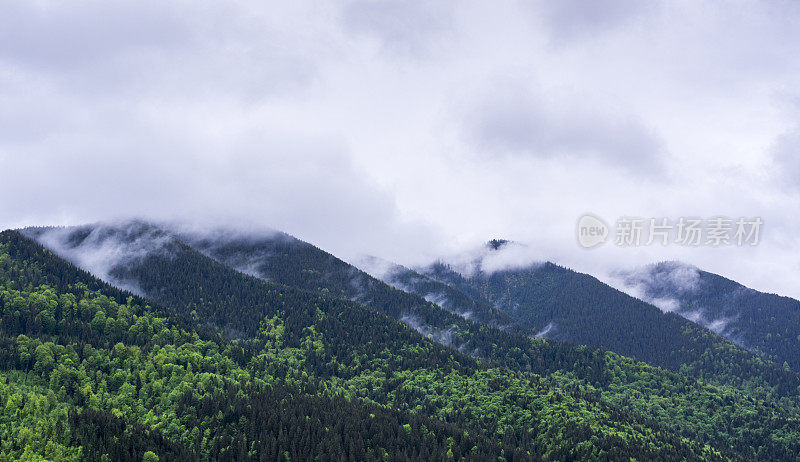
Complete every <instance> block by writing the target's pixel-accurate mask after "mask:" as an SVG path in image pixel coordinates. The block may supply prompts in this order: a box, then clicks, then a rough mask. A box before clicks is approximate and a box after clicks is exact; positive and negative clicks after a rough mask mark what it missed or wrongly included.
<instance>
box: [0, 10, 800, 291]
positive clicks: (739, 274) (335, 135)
mask: <svg viewBox="0 0 800 462" xmlns="http://www.w3.org/2000/svg"><path fill="white" fill-rule="evenodd" d="M798 26H800V5H798V4H797V3H794V2H788V1H787V2H760V3H753V2H744V1H742V2H735V4H730V3H726V4H721V3H718V2H710V1H699V2H698V1H680V2H650V3H646V4H645V3H642V2H636V1H626V0H603V1H601V2H590V3H587V2H578V1H565V2H533V3H531V2H514V1H501V2H477V1H476V2H473V1H467V2H459V3H458V4H455V3H452V2H427V1H425V2H424V1H411V2H399V1H394V0H392V1H368V0H357V1H346V2H321V1H299V2H280V3H279V2H226V3H212V2H185V1H177V2H157V1H135V2H134V1H122V2H101V1H87V2H80V3H71V4H67V3H63V2H56V1H48V0H38V1H31V2H2V3H0V172H2V175H3V177H2V178H3V180H2V181H0V225H3V227H15V226H24V225H32V224H75V223H82V222H94V221H97V220H103V219H110V218H114V217H127V216H142V217H153V218H156V219H175V218H177V219H192V220H199V221H205V222H211V223H217V222H220V221H222V222H225V223H226V224H231V223H242V224H254V225H259V226H271V227H274V228H277V229H281V230H284V231H286V232H289V233H291V234H294V235H296V236H298V237H300V238H302V239H306V240H309V241H311V242H313V243H315V244H317V245H319V246H321V247H323V248H326V249H329V250H332V251H333V252H335V253H338V254H340V255H342V256H344V257H349V256H352V255H354V254H356V253H359V252H363V253H372V254H377V255H380V256H382V257H385V258H389V259H392V260H396V261H399V262H400V263H403V264H406V265H413V264H416V263H421V262H422V260H424V259H426V258H432V257H434V256H437V255H444V254H452V253H454V252H457V251H459V250H461V249H465V248H472V247H473V246H474V245H475V243H476V242H479V241H484V240H486V239H488V238H492V237H503V238H508V239H513V240H516V241H519V242H524V243H526V244H527V245H528V249H532V250H528V251H527V252H529V253H530V255H531V258H534V257H535V258H536V259H541V258H549V259H552V260H554V261H556V262H560V263H563V264H567V265H570V266H572V267H574V268H577V269H579V270H585V271H590V272H595V273H602V272H604V271H605V270H607V269H608V268H610V267H629V266H632V265H638V264H643V263H649V262H653V261H660V260H673V259H676V260H682V261H686V262H688V263H691V264H694V265H696V266H698V267H700V268H702V269H705V270H709V271H713V272H717V273H721V274H723V275H726V276H729V277H732V278H734V279H736V280H738V281H740V282H742V283H744V284H746V285H749V286H752V287H754V288H756V289H759V290H767V291H774V292H780V293H784V294H787V295H792V296H795V297H798V296H800V287H798V286H797V284H796V281H797V280H798V275H800V252H798V250H800V239H798V236H797V231H796V230H797V229H800V214H799V213H798V212H800V210H798V209H800V187H798V184H800V166H799V164H798V160H797V159H798V158H800V156H798V149H800V143H799V142H798V138H800V129H798V124H797V122H796V121H797V116H798V114H799V113H800V111H799V109H800V104H798V103H799V102H800V99H798V97H799V96H800V84H798V82H800V53H798V51H800V50H798V47H800V45H798V44H800V27H798ZM586 212H592V213H595V214H597V215H598V216H601V217H604V218H606V219H607V220H609V221H613V220H615V219H616V218H617V217H619V216H623V215H628V216H642V217H671V218H677V217H680V216H703V217H710V216H716V215H728V216H733V217H738V216H761V217H762V218H763V219H764V223H765V225H764V230H763V240H762V243H761V244H760V245H759V246H757V247H755V248H744V249H740V248H736V247H732V248H700V249H694V248H682V247H676V246H669V247H666V248H662V247H659V246H655V247H648V248H638V249H620V248H615V247H614V246H604V247H601V248H598V249H595V250H591V251H586V250H583V249H580V248H579V247H578V245H577V244H576V242H575V235H574V225H575V221H576V219H577V217H578V216H579V215H581V214H583V213H586Z"/></svg>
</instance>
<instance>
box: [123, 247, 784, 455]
mask: <svg viewBox="0 0 800 462" xmlns="http://www.w3.org/2000/svg"><path fill="white" fill-rule="evenodd" d="M169 242H170V244H169V245H167V247H168V248H169V249H170V250H169V251H158V252H154V253H152V254H151V255H148V256H145V257H143V258H140V259H136V260H131V261H135V263H136V264H132V265H131V264H129V265H128V266H126V267H125V268H120V269H119V270H118V271H116V272H115V274H116V277H119V278H120V279H121V280H127V281H133V282H135V283H136V284H137V285H138V287H139V288H141V289H143V290H144V291H145V292H146V293H148V294H149V295H150V296H152V297H154V298H157V299H159V300H160V301H161V302H162V303H164V304H165V305H167V306H171V307H173V309H174V310H176V311H177V312H178V313H181V314H183V315H187V316H189V317H191V318H193V319H195V320H197V322H199V323H201V324H203V325H206V326H208V327H210V328H212V329H215V330H217V331H219V332H221V333H224V334H225V336H226V337H228V338H232V339H238V340H236V341H235V342H236V343H237V344H240V345H247V344H253V342H255V346H254V348H255V349H256V350H260V349H263V348H264V347H265V345H266V344H265V343H264V342H270V341H273V340H268V339H271V338H273V337H274V336H273V335H267V336H266V338H262V337H260V335H262V334H263V329H264V327H263V326H264V323H265V322H266V323H267V326H268V329H267V330H268V331H270V332H271V331H273V330H275V329H277V330H278V331H284V332H285V331H286V330H287V329H291V332H294V333H293V334H292V335H288V336H286V339H290V340H286V341H291V342H292V343H291V345H292V348H301V347H303V348H312V346H313V345H315V342H316V339H317V337H316V334H320V335H319V338H320V339H321V341H322V342H323V343H322V345H323V346H324V347H323V348H322V350H319V349H317V348H316V347H313V349H314V350H315V351H324V352H326V354H328V353H330V354H332V355H333V356H332V357H326V358H327V359H314V360H313V364H314V367H315V368H316V369H314V370H312V371H311V372H306V375H307V376H309V377H316V378H318V379H319V380H326V381H330V382H326V384H325V385H324V387H323V388H329V387H332V386H333V387H334V388H335V387H336V386H341V385H342V384H349V385H347V388H346V389H347V393H348V395H350V396H361V397H362V398H363V399H369V400H373V401H375V402H377V403H386V402H387V401H386V398H385V396H386V395H384V394H383V393H382V392H378V391H377V390H383V389H385V387H387V386H389V387H390V388H391V389H395V387H397V386H400V387H403V388H402V389H403V390H405V391H404V392H403V394H400V395H399V396H402V397H403V399H402V400H401V401H400V403H402V409H408V410H410V411H411V410H414V409H418V410H419V409H425V410H426V412H427V413H429V415H434V416H438V417H439V418H444V419H445V420H446V421H451V419H453V415H452V414H450V413H452V412H457V414H455V415H458V416H461V417H460V418H464V419H466V420H465V422H466V423H465V425H466V426H468V428H473V429H478V428H481V429H487V428H488V429H495V430H492V431H493V432H496V431H497V430H498V429H501V428H504V429H506V430H505V431H504V432H503V434H504V435H505V434H506V431H507V430H509V429H512V428H518V429H519V427H515V425H522V426H523V427H525V426H526V425H527V424H524V423H521V422H520V423H517V424H509V422H510V420H509V419H511V421H513V420H514V419H515V417H512V416H513V415H516V414H515V413H516V411H514V409H513V408H510V409H509V408H503V407H501V408H494V410H493V411H491V412H489V414H486V412H487V409H482V410H481V411H479V412H480V413H482V414H480V415H484V417H483V418H481V420H475V419H476V417H477V415H478V414H473V413H472V411H469V410H465V409H464V405H466V407H467V408H470V405H468V403H473V404H472V406H482V405H481V404H480V403H485V402H486V399H489V397H490V396H491V395H492V394H493V393H496V392H497V393H501V391H500V390H503V391H502V393H508V392H510V393H518V391H514V390H515V389H514V386H513V382H507V381H505V379H503V380H501V381H496V380H494V379H490V378H489V376H482V375H481V376H479V377H484V378H481V379H479V382H475V377H476V376H475V373H474V372H472V373H466V374H465V375H462V376H461V377H462V378H457V377H459V375H457V376H453V375H452V372H448V373H444V375H442V373H441V372H435V371H429V370H428V369H427V367H429V366H430V365H439V364H449V363H450V361H452V360H453V358H460V359H458V360H457V363H458V366H457V368H463V367H466V365H467V364H473V366H470V367H482V368H483V367H487V366H489V367H490V370H492V371H496V373H499V374H500V375H501V376H506V375H508V374H511V377H518V378H517V379H514V380H520V379H524V380H525V381H531V382H530V383H532V384H533V383H539V385H537V386H535V387H533V390H540V391H537V392H535V393H534V395H533V396H541V393H542V392H543V390H549V389H551V388H550V387H556V389H561V390H565V391H566V390H569V392H568V394H570V395H572V394H574V393H577V395H575V396H577V397H578V398H579V400H588V401H586V402H587V403H595V404H593V405H600V406H601V407H606V406H607V407H608V409H609V410H611V411H613V412H614V413H620V416H619V417H614V418H613V419H612V420H614V419H617V418H622V419H634V420H635V421H640V422H649V424H648V425H653V426H655V427H656V428H660V430H658V431H659V432H667V433H671V432H677V433H678V434H681V435H684V437H689V438H690V439H693V440H695V441H702V442H708V443H710V444H712V446H713V447H715V448H718V449H719V448H722V449H719V450H720V451H723V452H726V453H727V452H729V451H734V452H735V453H737V454H739V455H740V456H742V457H745V458H751V457H755V455H756V454H784V451H787V450H792V449H791V448H792V447H793V446H791V445H792V444H794V443H791V441H792V440H791V438H790V437H789V436H788V435H791V434H793V432H794V431H795V430H793V428H794V426H796V424H797V419H796V417H795V416H796V411H795V409H797V403H796V401H797V383H796V376H794V375H792V374H790V373H785V372H784V371H782V370H779V371H777V375H770V374H772V373H773V371H774V370H773V369H771V368H770V367H769V366H768V365H764V367H765V369H763V371H765V372H764V373H763V374H762V375H759V373H760V372H761V370H760V369H758V367H756V366H758V364H759V363H758V362H754V363H752V364H751V363H748V362H747V361H745V362H744V363H741V364H737V363H732V364H725V363H724V362H723V360H722V359H720V358H721V357H722V358H724V355H725V354H728V353H730V352H729V351H727V350H722V351H720V352H714V353H715V354H716V353H719V356H718V357H716V358H714V359H713V360H712V361H708V363H709V364H710V365H712V366H713V367H714V368H717V369H719V370H722V368H723V366H724V367H725V368H726V370H727V372H726V374H728V375H725V376H715V377H714V378H715V379H719V380H722V379H727V380H729V381H730V382H731V383H733V382H736V381H737V380H738V383H739V384H740V385H743V386H742V387H740V388H739V389H738V390H736V389H731V388H719V387H714V386H710V385H706V384H703V383H700V382H697V381H696V380H695V379H691V378H689V377H686V376H683V375H680V374H676V373H671V372H668V371H665V370H663V369H658V368H654V367H651V366H647V365H645V364H642V363H636V362H632V361H630V360H629V359H626V358H621V357H619V356H617V355H614V354H612V353H604V352H602V351H599V350H593V349H587V348H584V347H574V346H570V345H568V344H564V343H560V342H544V341H541V340H535V339H530V338H528V337H527V336H524V335H517V334H514V333H509V332H505V331H501V330H499V329H496V328H492V327H488V326H482V325H479V324H476V323H474V322H471V321H468V320H466V319H464V318H462V317H459V316H456V315H453V314H451V313H449V312H447V311H445V310H443V309H441V308H438V307H437V306H435V305H432V304H426V305H425V306H424V308H425V309H426V310H428V311H420V313H421V314H423V315H427V316H430V320H432V321H433V322H432V323H431V324H432V325H437V324H436V323H439V324H438V325H443V326H449V327H447V330H446V331H445V334H443V335H435V334H436V332H427V333H426V334H427V335H428V337H429V338H432V339H434V340H437V341H438V342H440V343H444V344H447V345H454V346H458V347H459V348H458V349H459V350H462V351H465V352H468V353H470V354H472V355H475V356H477V357H478V358H481V359H482V361H481V362H478V363H475V362H474V360H472V359H469V358H468V357H467V356H464V355H461V354H460V353H458V351H456V350H455V349H449V348H444V349H442V348H443V347H441V346H438V347H436V348H437V350H435V351H441V352H449V353H446V358H450V359H445V358H444V357H441V358H439V359H435V358H433V357H430V358H426V357H425V356H424V355H423V356H420V355H419V352H418V351H417V347H413V348H411V349H410V350H409V348H410V347H408V346H406V345H407V344H409V342H411V344H416V343H415V342H417V343H418V342H419V341H420V340H422V337H418V336H417V337H414V336H412V337H408V336H407V332H411V331H409V330H407V329H405V328H402V327H401V328H400V330H397V329H398V328H397V327H389V326H388V325H386V326H383V325H384V323H386V322H394V323H396V321H391V319H389V318H385V317H384V315H383V314H381V313H378V312H376V311H373V310H365V308H364V307H362V306H361V305H360V304H358V303H356V302H352V301H348V300H346V299H344V298H340V297H336V298H332V297H330V296H326V295H325V294H324V290H323V291H317V292H316V293H314V292H308V291H304V290H298V289H296V288H292V287H288V286H284V285H278V284H274V283H269V282H266V281H264V280H261V279H257V278H254V277H250V276H247V275H244V274H243V273H241V272H238V271H235V270H233V269H231V268H229V267H226V266H224V265H221V264H220V263H218V262H216V261H214V260H212V259H210V258H208V257H206V256H204V255H202V254H200V253H199V252H197V251H195V250H194V249H192V248H191V247H188V246H187V245H185V244H182V243H181V242H180V241H177V240H171V241H169ZM129 263H130V262H129ZM123 269H124V271H123ZM397 292H398V293H401V294H402V292H399V291H397ZM391 293H393V292H391ZM406 295H408V294H406ZM297 307H308V308H304V310H306V311H305V312H304V313H305V314H302V313H303V311H301V312H299V313H298V311H297ZM317 308H319V309H320V310H322V314H320V313H319V312H318V311H317ZM393 309H394V311H393ZM329 310H334V311H336V312H340V314H338V315H337V316H336V317H335V318H336V319H338V321H336V322H334V323H332V324H331V323H330V321H332V320H333V318H331V317H330V316H325V315H324V314H325V313H326V312H329ZM399 313H400V312H399V311H397V310H396V308H394V307H392V306H391V305H389V306H388V307H387V309H386V314H390V317H394V318H395V319H397V317H396V316H397V315H398V314H399ZM276 317H277V319H276ZM318 317H319V318H320V319H318ZM400 318H402V316H400ZM382 319H383V321H381V320H382ZM321 320H325V322H318V321H321ZM259 325H261V326H262V327H257V326H259ZM396 325H397V326H402V324H399V323H396ZM381 326H383V327H381ZM309 327H313V329H312V330H308V329H309ZM312 332H313V333H315V334H312ZM439 332H441V331H439ZM415 335H416V334H415ZM254 337H255V339H256V340H253V338H254ZM415 338H416V339H417V340H414V339H415ZM317 345H318V344H317ZM424 345H429V346H426V348H431V347H430V345H433V344H430V343H427V342H426V343H424ZM272 348H273V349H274V348H275V347H274V346H273V347H272ZM393 351H414V354H413V355H414V356H413V357H414V358H415V359H414V361H412V362H409V359H408V357H407V356H406V355H405V354H401V355H400V358H403V359H402V361H401V362H396V361H397V360H398V357H397V355H396V353H391V355H390V356H385V355H386V354H389V353H390V352H393ZM379 352H380V354H378V353H379ZM376 354H378V357H376V356H375V355H376ZM387 358H395V359H394V360H392V361H390V362H389V363H387V362H386V361H387ZM735 358H736V357H734V359H735ZM345 359H346V360H345ZM417 360H418V361H419V363H418V364H420V365H421V366H420V367H417V368H412V370H413V372H410V371H409V364H417ZM351 361H356V364H358V366H357V367H356V369H355V371H354V372H353V373H352V374H346V373H345V372H346V371H348V370H350V369H349V368H350V367H353V366H352V364H353V363H352V362H351ZM376 364H384V366H383V367H388V369H381V370H377V371H376V370H373V368H374V367H375V365H376ZM491 366H494V367H498V366H499V367H501V369H491ZM452 367H456V366H452ZM747 367H750V369H746V368H747ZM364 368H366V369H364ZM438 368H439V366H437V370H438ZM281 370H283V369H281ZM503 370H506V371H507V372H502V371H503ZM699 370H702V369H699ZM753 372H755V373H756V374H754V375H750V376H748V375H747V374H748V373H753ZM494 373H495V372H493V374H494ZM737 373H739V374H741V375H739V376H737V375H736V374H737ZM520 374H521V375H520ZM301 375H302V374H301ZM392 377H394V378H392ZM737 377H738V379H737ZM734 379H737V380H734ZM454 380H455V381H454ZM465 380H466V381H465ZM482 380H490V381H491V383H493V384H495V385H499V386H500V390H496V391H492V390H494V388H493V386H492V387H490V388H489V389H486V388H485V387H486V385H485V384H481V381H482ZM443 381H444V383H449V384H451V385H453V386H457V387H458V386H467V388H465V389H463V390H462V392H461V394H462V396H461V397H460V398H459V397H458V396H459V395H458V394H455V395H452V396H450V397H444V396H440V397H439V398H436V396H439V395H440V393H442V391H443V389H442V388H441V384H442V383H443ZM459 383H461V384H462V385H456V384H459ZM332 384H337V385H336V386H334V385H332ZM367 384H369V385H368V386H365V385H367ZM753 384H758V385H757V386H750V385H753ZM744 385H746V386H744ZM530 386H531V385H526V386H525V387H523V389H526V388H527V387H530ZM409 387H410V388H409ZM432 387H433V388H432ZM448 387H449V386H448ZM476 387H477V388H476ZM509 387H511V388H509ZM541 387H544V388H541ZM446 388H447V387H446ZM370 390H372V391H370ZM411 390H417V391H414V392H412V394H411V395H407V394H406V393H408V392H411ZM437 390H438V391H437ZM467 390H472V391H471V392H469V393H466V394H464V392H466V391H467ZM475 390H481V391H479V392H477V393H478V394H477V395H475V394H474V393H476V391H475ZM754 390H758V393H756V394H755V395H753V396H752V397H751V396H748V395H749V394H750V393H751V392H752V391H754ZM548 393H549V392H548ZM390 396H393V398H392V400H393V401H391V402H393V403H395V405H397V404H398V401H396V400H397V399H398V398H397V397H398V395H397V394H396V393H394V394H390ZM499 396H502V395H499ZM499 396H498V397H499ZM522 396H526V393H523V395H522ZM533 396H531V398H532V397H533ZM781 396H783V398H781ZM415 397H416V398H415ZM412 398H413V399H412ZM465 398H466V399H468V400H469V401H467V402H466V403H465V402H463V399H465ZM415 399H423V401H418V402H419V404H417V405H413V402H415ZM431 399H432V400H433V401H430V400H431ZM454 399H457V400H459V402H461V403H462V404H460V405H459V406H455V407H451V406H452V404H453V402H452V400H454ZM491 399H494V398H491ZM764 399H768V401H764ZM409 400H410V401H409ZM517 401H518V399H517V398H514V400H513V401H512V402H517ZM409 403H412V404H409ZM418 406H422V407H421V408H420V407H418ZM475 410H476V411H477V408H475ZM501 411H502V412H501ZM470 415H472V417H469V416H470ZM487 415H494V416H495V417H496V418H489V420H483V419H485V418H487V417H485V416H487ZM615 415H616V414H615ZM626 415H627V416H629V417H624V416H626ZM448 416H450V417H448ZM595 419H596V417H591V418H590V421H594V420H595ZM503 422H506V423H503ZM766 429H769V430H768V431H767V430H766ZM474 431H477V430H474ZM514 431H515V432H516V431H517V430H514ZM787 432H788V433H787ZM523 434H524V433H523ZM515 438H523V440H524V439H525V438H524V437H523V436H522V435H517V436H516V437H515ZM787 438H789V439H787ZM520 441H522V440H520ZM520 441H518V442H517V443H515V444H516V446H515V447H525V444H524V443H522V442H520ZM520 445H521V446H520ZM787 445H788V446H787Z"/></svg>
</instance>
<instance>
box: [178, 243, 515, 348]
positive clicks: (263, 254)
mask: <svg viewBox="0 0 800 462" xmlns="http://www.w3.org/2000/svg"><path fill="white" fill-rule="evenodd" d="M177 236H178V238H179V239H180V240H181V241H183V242H186V243H187V244H189V245H190V246H192V247H193V248H195V249H197V250H199V251H201V252H202V253H204V254H206V255H208V256H210V257H212V258H214V259H215V260H217V261H219V262H221V263H223V264H225V265H227V266H229V267H231V268H234V269H236V270H238V271H241V272H244V273H246V274H250V275H252V276H256V277H258V278H261V279H265V280H268V281H273V282H279V283H281V284H286V285H290V286H294V287H300V288H303V289H307V290H316V291H320V290H322V291H326V292H327V293H329V294H331V295H334V296H341V297H343V298H347V299H350V300H356V301H359V302H361V303H363V304H365V305H369V306H373V307H375V308H377V309H382V308H381V305H385V304H386V303H392V304H395V305H398V306H400V309H401V310H405V311H406V313H405V314H406V315H408V316H409V321H410V322H412V323H413V321H414V319H413V311H414V308H413V307H414V306H415V305H424V304H426V302H433V303H436V304H437V305H439V306H441V307H443V308H445V309H447V310H448V311H450V312H453V313H456V314H458V315H460V316H466V317H469V318H470V319H472V320H475V321H477V322H480V323H482V324H486V325H490V326H501V327H503V328H504V329H507V330H511V331H515V332H520V333H527V330H526V329H524V328H523V327H521V326H520V325H518V324H517V323H516V322H515V321H514V320H513V319H512V318H510V317H508V316H506V315H504V314H503V313H502V312H501V311H499V310H497V309H495V308H494V307H492V306H491V305H489V304H485V303H476V302H474V301H473V300H471V299H470V298H469V297H466V296H464V295H463V294H460V295H459V293H458V291H455V290H453V289H451V288H450V287H448V286H447V285H444V284H440V283H438V282H436V281H433V280H430V279H429V280H427V283H428V284H430V285H429V286H428V287H425V289H426V290H427V291H426V292H425V293H424V294H422V295H423V297H417V296H414V295H409V294H404V293H402V292H398V291H395V290H392V288H391V287H389V286H387V285H386V284H384V283H383V282H382V281H381V280H379V278H376V277H373V276H372V275H371V274H369V273H368V272H366V271H362V270H361V269H359V268H357V267H356V266H354V265H351V264H349V263H346V262H344V261H342V260H340V259H339V258H337V257H335V256H333V255H331V254H330V253H328V252H325V251H323V250H321V249H319V248H317V247H315V246H313V245H311V244H309V243H307V242H304V241H301V240H299V239H297V238H294V237H292V236H289V235H288V234H285V233H281V232H277V231H276V232H273V233H247V234H245V233H237V232H234V231H224V230H216V231H195V232H179V233H178V234H177ZM373 263H375V264H381V263H380V262H377V261H373ZM386 263H388V262H386ZM372 267H373V268H374V267H375V265H374V264H373V265H372ZM420 278H421V279H425V278H423V277H422V276H420ZM425 282H426V281H420V283H425ZM403 284H412V281H411V280H410V278H406V280H405V281H403ZM392 285H393V286H394V287H396V288H398V289H401V290H403V289H405V288H406V286H405V285H398V284H392ZM410 292H413V293H417V292H416V291H410ZM447 296H450V297H451V298H450V299H447V298H444V299H443V297H447ZM443 300H445V301H447V303H439V302H441V301H443Z"/></svg>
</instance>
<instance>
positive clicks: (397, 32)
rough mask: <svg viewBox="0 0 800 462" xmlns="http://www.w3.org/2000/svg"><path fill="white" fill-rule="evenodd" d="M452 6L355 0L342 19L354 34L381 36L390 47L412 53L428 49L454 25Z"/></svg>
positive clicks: (405, 53)
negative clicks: (451, 23) (451, 24)
mask: <svg viewBox="0 0 800 462" xmlns="http://www.w3.org/2000/svg"><path fill="white" fill-rule="evenodd" d="M452 8H453V6H452V5H451V4H449V3H448V2H442V1H421V0H414V1H399V0H388V1H379V0H355V1H353V2H351V3H349V4H348V5H347V7H346V8H345V9H344V13H343V17H342V20H343V23H344V26H345V28H346V29H347V30H349V31H351V32H352V33H353V34H356V35H368V36H372V37H377V38H378V39H379V40H380V41H381V43H382V45H383V46H384V47H385V48H386V49H387V50H388V51H391V52H394V53H400V54H403V55H410V54H414V53H416V54H419V53H424V52H425V49H426V47H427V46H429V45H430V44H431V43H432V40H431V38H432V37H435V36H436V35H438V34H440V33H442V32H443V31H445V30H446V29H448V28H449V27H450V13H451V9H452Z"/></svg>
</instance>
